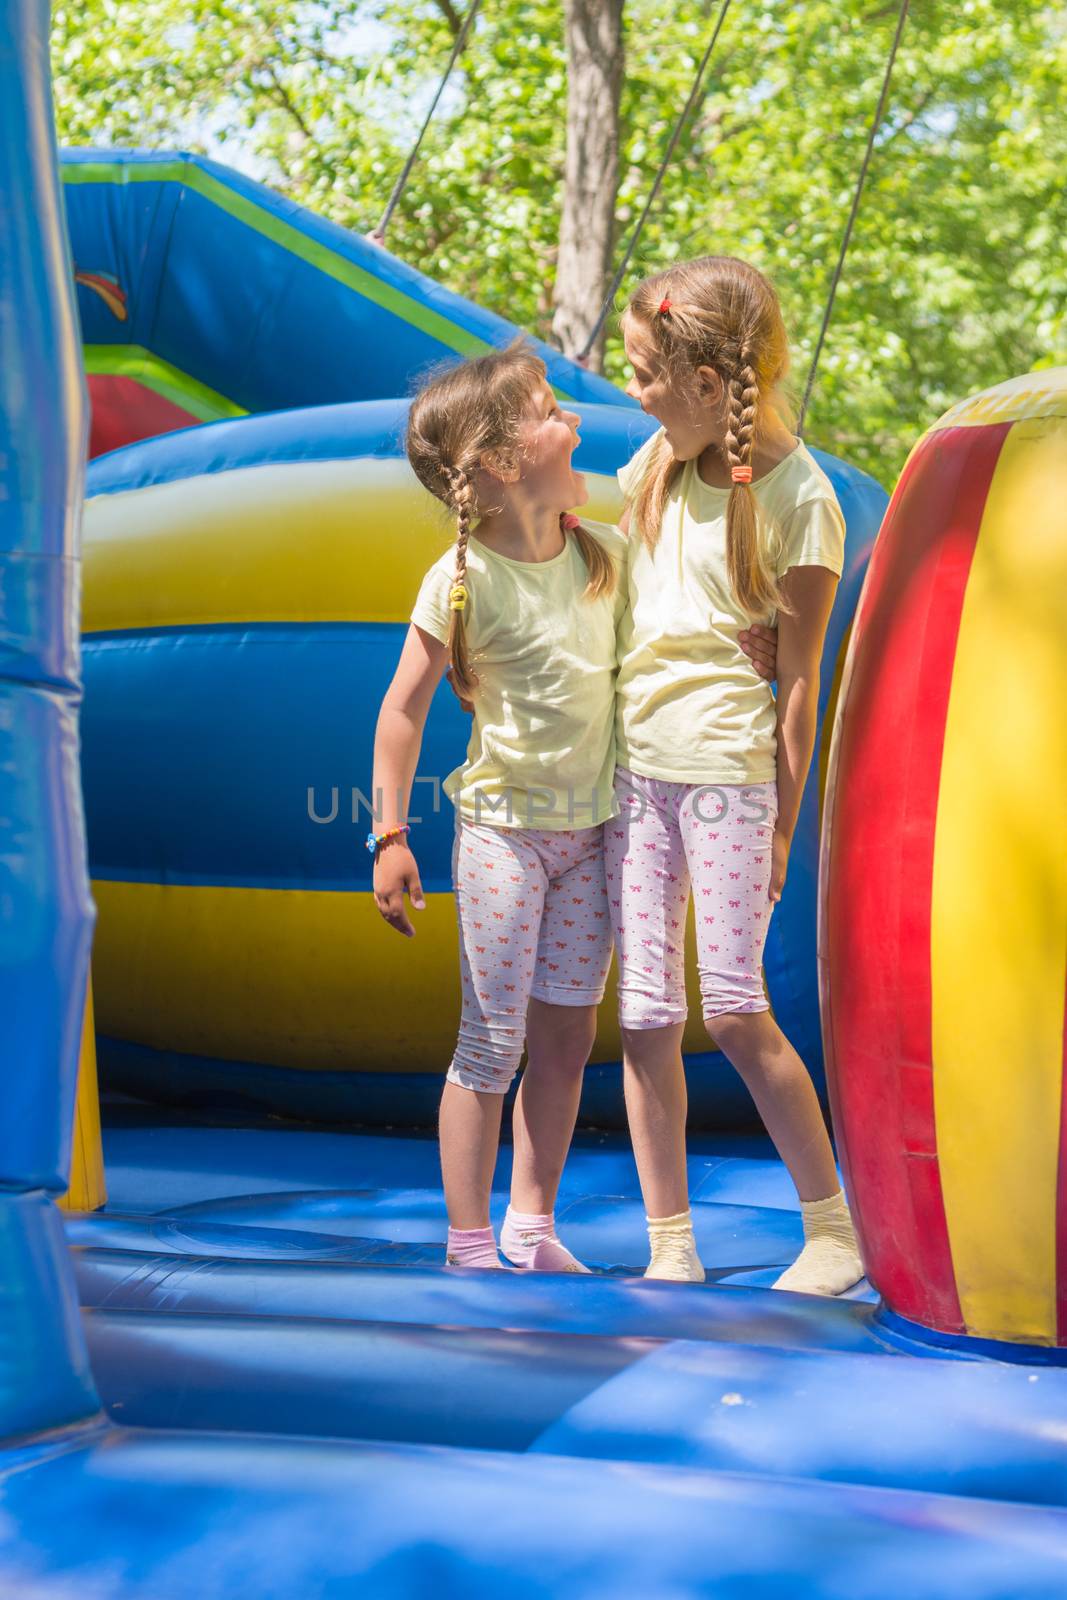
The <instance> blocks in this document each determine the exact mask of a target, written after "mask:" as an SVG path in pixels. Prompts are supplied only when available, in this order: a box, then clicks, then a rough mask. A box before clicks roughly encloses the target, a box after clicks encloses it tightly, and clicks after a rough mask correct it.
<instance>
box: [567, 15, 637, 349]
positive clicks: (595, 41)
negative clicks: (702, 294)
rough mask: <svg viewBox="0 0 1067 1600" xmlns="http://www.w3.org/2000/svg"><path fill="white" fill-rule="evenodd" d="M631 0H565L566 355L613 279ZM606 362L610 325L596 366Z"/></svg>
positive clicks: (579, 341)
mask: <svg viewBox="0 0 1067 1600" xmlns="http://www.w3.org/2000/svg"><path fill="white" fill-rule="evenodd" d="M623 4H624V0H566V19H567V162H566V168H565V174H564V191H563V217H562V220H561V222H560V232H559V260H558V264H557V269H556V288H555V295H554V304H555V315H554V316H553V318H552V333H553V336H554V338H555V340H556V343H557V344H558V345H559V346H560V348H561V349H562V350H563V351H564V353H565V354H566V355H569V356H574V355H577V354H578V352H579V351H580V350H581V349H582V348H583V347H584V345H585V342H586V340H587V339H588V337H589V334H590V332H591V330H592V328H593V324H594V323H595V322H596V319H597V316H598V314H599V311H600V307H601V304H602V302H603V298H604V292H605V290H606V288H607V285H608V282H609V275H610V272H611V258H612V248H613V245H614V242H615V229H614V222H615V198H616V192H617V190H618V184H619V92H620V89H621V86H622V55H623V48H622V8H623ZM603 363H604V330H603V329H601V331H600V333H599V334H598V336H597V341H596V344H595V345H594V347H593V349H592V351H591V352H590V355H589V365H590V367H591V368H592V369H593V371H594V372H600V371H601V369H602V367H603Z"/></svg>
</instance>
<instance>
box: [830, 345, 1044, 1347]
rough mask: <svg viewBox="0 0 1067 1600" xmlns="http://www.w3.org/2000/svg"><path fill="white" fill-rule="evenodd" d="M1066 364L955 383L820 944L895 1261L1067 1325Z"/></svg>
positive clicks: (902, 530) (845, 1131)
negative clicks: (960, 389) (966, 389)
mask: <svg viewBox="0 0 1067 1600" xmlns="http://www.w3.org/2000/svg"><path fill="white" fill-rule="evenodd" d="M1065 691H1067V370H1065V369H1062V368H1061V369H1058V370H1052V371H1046V372H1035V373H1030V374H1028V375H1027V376H1026V377H1022V378H1016V379H1013V380H1012V381H1011V382H1009V383H1005V384H1001V385H999V386H998V387H997V388H994V389H989V390H987V391H985V393H983V394H979V395H977V396H975V397H974V398H973V399H971V400H967V401H964V402H963V403H962V404H960V405H958V406H955V407H953V409H952V410H951V411H949V412H947V413H946V414H945V416H943V417H942V418H941V420H940V422H938V423H936V424H935V426H934V427H933V428H932V429H931V430H930V432H929V433H927V434H926V436H925V437H924V438H922V439H921V440H920V441H919V443H918V444H917V445H916V446H915V449H914V450H913V451H912V454H911V457H910V459H909V461H908V464H907V466H906V467H905V469H904V472H903V475H902V476H901V479H900V482H899V484H898V485H897V489H896V492H895V494H894V495H893V501H892V504H891V506H890V508H889V513H888V515H887V517H886V521H885V526H884V527H883V529H882V533H881V536H880V538H879V541H878V545H877V548H876V551H875V555H874V558H873V560H872V562H871V569H870V573H869V575H868V579H867V584H866V587H865V589H864V592H863V597H862V600H861V603H860V607H859V611H858V613H857V616H856V625H855V630H854V633H853V637H852V646H851V651H850V654H849V660H848V666H847V669H846V674H845V682H844V685H843V688H842V693H841V701H840V706H839V710H838V724H837V728H836V732H835V737H834V750H833V759H832V772H831V777H830V783H829V789H828V821H829V826H828V828H827V831H826V836H825V843H824V857H823V863H822V879H823V881H822V894H821V932H820V967H821V971H822V980H823V1000H824V1021H825V1034H826V1056H827V1062H828V1064H829V1066H830V1071H831V1078H830V1082H831V1090H832V1104H833V1109H834V1124H835V1128H836V1131H837V1136H838V1141H839V1147H840V1151H841V1155H842V1159H843V1162H844V1166H845V1171H846V1175H847V1183H848V1189H849V1194H850V1197H851V1200H852V1203H853V1208H854V1213H855V1215H856V1218H857V1222H858V1225H859V1228H860V1232H861V1236H862V1240H863V1246H864V1257H865V1260H866V1262H867V1265H868V1270H869V1274H870V1277H871V1279H872V1281H873V1282H874V1283H875V1284H876V1286H877V1287H878V1288H879V1289H880V1290H881V1292H882V1294H883V1296H884V1298H885V1301H886V1303H887V1305H888V1306H889V1308H890V1309H891V1310H892V1311H894V1312H897V1313H899V1314H900V1315H901V1316H902V1317H904V1318H909V1319H912V1320H914V1321H916V1322H920V1323H924V1324H927V1325H929V1326H931V1327H933V1328H936V1329H940V1330H942V1331H944V1332H946V1333H949V1334H961V1333H968V1334H972V1335H980V1336H982V1337H985V1338H991V1339H1000V1340H1017V1341H1023V1342H1026V1343H1030V1344H1064V1343H1067V1162H1065V1160H1064V1152H1065V1150H1067V1132H1065V1130H1067V1122H1065V1119H1064V1095H1063V1079H1064V1066H1065V1060H1067V1055H1065V1038H1067V1035H1065V1029H1064V999H1065V994H1067V717H1065V715H1064V694H1065Z"/></svg>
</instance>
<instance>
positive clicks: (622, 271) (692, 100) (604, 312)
mask: <svg viewBox="0 0 1067 1600" xmlns="http://www.w3.org/2000/svg"><path fill="white" fill-rule="evenodd" d="M729 9H730V0H722V7H721V9H720V11H719V16H718V20H717V21H716V23H715V27H714V30H713V32H712V35H711V38H710V39H709V40H708V47H707V49H706V50H705V51H704V57H703V60H702V61H701V63H700V65H699V67H698V68H697V74H696V77H695V78H694V79H693V87H692V89H691V90H690V91H689V99H688V100H687V101H686V103H685V106H684V107H683V110H682V114H681V116H680V117H679V118H678V121H677V122H676V123H675V125H674V131H673V132H672V134H671V136H670V139H669V140H668V141H667V148H666V150H665V151H664V153H663V160H662V161H661V162H660V164H659V171H658V172H657V173H656V178H655V182H654V183H653V185H652V188H651V190H650V191H649V195H648V199H647V200H646V201H645V206H644V210H643V211H642V212H641V215H640V216H639V217H638V219H637V226H636V227H635V228H634V231H633V233H632V234H631V235H630V241H629V243H628V244H627V246H626V249H625V251H624V253H623V258H622V261H621V262H620V263H619V268H618V271H617V272H616V274H615V276H614V278H612V280H611V288H610V289H609V290H608V292H607V295H606V296H605V298H604V304H603V305H602V306H601V308H600V315H599V316H598V317H597V319H596V321H595V323H594V324H593V331H592V333H591V334H590V335H589V337H588V339H587V340H586V341H585V344H584V345H583V346H582V349H581V351H580V352H579V354H578V356H577V357H576V359H577V360H578V361H587V360H588V359H589V354H590V352H591V350H592V348H593V346H594V345H595V344H596V342H597V339H598V337H599V335H600V330H601V328H602V327H603V326H604V323H605V322H606V321H607V318H608V313H609V312H610V310H611V308H612V305H613V304H614V302H615V296H616V295H617V294H618V292H619V285H620V283H621V282H622V280H623V278H624V277H625V275H626V269H627V267H628V266H629V265H630V260H631V258H632V256H633V253H634V251H635V250H636V248H637V241H638V239H640V237H641V231H642V229H643V228H644V226H645V222H646V220H647V218H648V214H649V212H650V211H651V210H652V207H653V205H654V204H655V201H656V196H657V195H658V194H659V191H660V185H661V184H662V182H663V179H664V177H665V176H666V173H667V168H668V167H669V166H670V164H671V157H672V156H673V155H674V147H675V145H676V144H677V143H678V140H679V137H680V136H681V132H682V129H683V128H684V127H685V124H686V121H687V119H688V117H689V113H690V111H692V109H693V107H694V105H695V104H696V102H697V96H698V95H699V93H700V85H701V83H702V82H703V80H704V73H705V72H706V71H707V66H708V62H709V61H710V60H711V52H712V51H713V50H714V48H715V45H716V42H717V40H718V37H719V34H720V32H721V31H722V25H723V23H724V22H725V21H726V13H727V12H728V11H729Z"/></svg>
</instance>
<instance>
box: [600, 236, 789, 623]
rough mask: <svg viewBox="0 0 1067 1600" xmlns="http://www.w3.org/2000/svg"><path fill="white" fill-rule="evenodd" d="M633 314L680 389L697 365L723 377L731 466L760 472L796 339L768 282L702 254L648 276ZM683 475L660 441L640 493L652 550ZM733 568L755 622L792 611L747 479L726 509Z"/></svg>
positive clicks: (741, 265)
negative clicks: (757, 454) (756, 461)
mask: <svg viewBox="0 0 1067 1600" xmlns="http://www.w3.org/2000/svg"><path fill="white" fill-rule="evenodd" d="M627 314H628V315H629V316H630V317H632V318H633V319H634V321H636V322H637V323H639V324H640V326H641V329H642V331H643V332H644V333H645V334H646V335H647V336H648V338H649V339H650V340H651V341H652V343H653V345H654V346H655V348H656V350H657V352H658V354H659V355H660V357H661V358H662V360H663V364H664V369H665V373H666V378H667V382H668V384H669V385H670V387H671V388H672V389H673V388H677V389H678V390H680V391H685V390H686V389H690V390H691V388H692V385H693V383H694V381H695V378H696V371H697V368H698V367H711V368H712V369H713V370H714V371H715V372H717V373H718V375H719V377H720V378H721V379H722V382H723V386H724V389H725V392H726V401H727V423H726V438H725V440H724V447H725V454H726V460H727V464H728V465H729V466H730V467H731V468H732V467H747V468H749V469H750V470H751V466H752V447H753V444H754V442H755V439H756V437H757V435H758V434H759V432H760V427H761V416H762V414H763V413H764V412H765V410H766V408H767V407H768V406H769V405H770V404H771V403H772V398H773V400H774V401H775V402H776V403H778V404H779V406H780V405H781V403H782V384H783V383H784V381H785V376H786V373H787V371H788V369H789V339H788V336H787V334H786V331H785V322H784V321H783V318H782V308H781V306H780V305H779V303H778V296H777V294H776V293H775V291H774V288H773V286H772V284H771V283H770V282H769V280H768V279H767V278H765V277H764V276H763V274H762V272H758V271H757V270H756V268H755V267H752V266H749V265H748V263H747V262H745V261H738V260H736V259H735V258H734V257H733V256H700V257H699V258H698V259H697V260H696V261H685V262H681V263H679V264H678V265H677V266H673V267H668V268H667V270H666V271H665V272H659V273H657V274H656V275H655V277H652V278H646V279H645V280H644V282H643V283H640V284H639V285H638V286H637V288H636V289H635V290H634V293H633V296H632V297H631V300H630V304H629V306H628V308H627ZM681 471H682V463H681V462H680V461H676V460H675V458H674V455H673V454H672V452H671V448H670V445H669V444H668V443H667V441H666V440H665V439H662V438H661V439H660V442H659V446H658V448H657V449H656V450H655V451H654V452H653V457H652V460H651V461H650V463H649V466H648V470H647V471H646V472H645V474H644V477H643V479H642V481H641V483H640V484H639V485H638V487H637V491H636V494H635V497H634V514H635V516H636V518H637V525H638V529H639V531H640V533H641V536H642V538H643V539H644V541H645V543H646V545H647V546H648V548H649V549H650V550H654V549H655V547H656V542H657V540H658V539H659V533H660V527H661V524H662V521H663V513H664V510H665V508H666V504H667V498H668V496H669V494H670V491H671V488H672V486H673V484H674V483H675V482H676V480H677V478H678V475H679V473H680V472H681ZM726 568H727V573H728V576H729V579H730V585H731V588H732V589H733V591H734V594H735V596H736V598H737V601H738V604H739V605H740V606H741V608H742V609H743V610H744V611H746V612H747V613H748V614H749V616H751V617H759V616H762V615H763V614H764V613H765V612H766V611H767V610H769V609H774V610H778V611H787V612H788V611H790V610H791V609H792V608H791V607H790V605H789V603H788V601H787V600H786V599H785V596H784V595H783V594H782V591H781V588H780V586H779V583H778V578H777V574H776V572H775V569H774V566H773V565H772V562H771V558H770V553H769V551H768V549H767V544H766V541H761V539H760V524H759V518H758V514H757V504H756V497H755V495H754V494H753V492H752V488H751V486H750V484H748V483H738V482H735V483H734V484H733V485H732V487H731V489H730V498H729V500H728V501H727V503H726Z"/></svg>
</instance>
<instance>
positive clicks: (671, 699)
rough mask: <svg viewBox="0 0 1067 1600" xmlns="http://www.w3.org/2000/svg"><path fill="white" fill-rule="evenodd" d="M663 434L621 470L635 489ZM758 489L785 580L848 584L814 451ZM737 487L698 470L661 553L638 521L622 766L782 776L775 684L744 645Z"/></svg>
mask: <svg viewBox="0 0 1067 1600" xmlns="http://www.w3.org/2000/svg"><path fill="white" fill-rule="evenodd" d="M659 437H660V434H658V433H656V434H653V436H652V438H651V439H648V440H647V441H646V442H645V444H644V445H642V447H641V449H640V450H639V451H638V452H637V454H636V455H635V456H634V458H633V460H632V461H630V462H629V463H628V464H627V465H626V466H625V467H623V468H622V470H621V471H620V472H619V474H618V477H619V483H620V485H621V487H622V490H623V493H624V494H625V495H626V496H627V497H628V498H629V496H630V495H631V494H632V493H634V492H635V490H636V489H637V487H638V486H639V484H640V482H641V479H642V477H643V475H644V472H645V471H646V469H647V467H648V465H649V462H650V459H651V456H652V452H653V450H654V449H655V445H656V441H657V440H658V439H659ZM752 488H753V490H754V492H755V495H756V498H757V500H758V502H759V512H760V519H759V520H760V529H761V537H762V538H764V539H766V540H768V541H769V542H770V546H771V550H772V552H773V562H774V567H775V571H776V572H777V574H778V576H779V577H782V575H783V574H784V573H785V572H787V571H788V569H789V568H790V567H797V566H818V567H829V569H830V570H831V571H832V572H836V573H837V574H838V575H839V576H840V573H841V569H842V565H843V562H844V547H845V524H844V519H843V517H842V515H841V508H840V507H839V505H838V503H837V498H836V496H835V495H834V491H833V486H832V485H831V483H830V480H829V478H828V477H827V476H826V474H825V473H824V472H823V470H822V468H821V467H820V466H819V465H818V463H817V462H816V461H815V460H814V459H813V457H812V456H811V454H810V452H809V451H808V450H807V449H805V447H804V445H803V444H799V445H798V446H797V448H796V449H795V450H794V451H792V453H791V454H790V455H788V456H786V457H785V459H784V460H783V461H780V462H779V463H778V465H777V466H776V467H774V468H772V469H771V471H770V472H768V473H767V474H766V475H765V476H764V477H763V478H761V479H760V480H759V482H758V483H754V484H753V485H752ZM729 496H730V491H729V490H728V489H715V488H712V487H711V486H710V485H708V484H706V483H704V482H703V480H702V479H701V477H700V475H699V473H698V472H697V468H696V462H695V461H690V462H687V463H686V465H685V468H684V470H683V471H682V473H681V474H680V475H679V477H678V479H677V481H676V482H675V484H674V486H673V487H672V489H671V492H670V496H669V499H668V501H667V505H666V508H665V510H664V513H663V524H662V528H661V531H660V537H659V542H658V544H657V545H656V549H655V553H654V554H653V555H650V554H649V552H648V548H647V546H646V545H645V543H644V540H643V539H642V538H641V536H640V533H639V532H638V530H637V528H636V527H634V526H633V522H634V521H636V518H634V519H632V521H631V529H630V541H629V561H628V564H627V570H628V582H629V606H628V607H627V608H626V610H625V612H624V613H623V615H622V617H621V622H620V630H619V676H618V681H617V684H616V705H617V714H616V724H615V732H616V749H617V755H618V762H619V765H620V766H622V767H629V768H630V769H631V771H633V772H637V773H641V774H643V775H644V776H645V777H648V778H660V779H662V780H664V781H666V782H670V783H709V784H711V783H767V782H770V781H771V780H773V779H774V778H775V777H776V775H777V764H776V757H777V748H778V717H777V710H776V706H775V700H774V695H773V694H772V692H771V686H770V684H769V683H767V682H766V680H765V679H763V678H761V677H760V675H759V673H758V672H757V671H756V669H755V667H754V666H753V665H752V662H751V661H750V660H749V659H748V657H747V656H746V655H745V653H744V651H743V650H742V649H741V646H740V645H739V644H738V642H737V635H738V633H739V632H740V631H741V629H743V628H746V627H748V626H749V624H750V622H751V621H757V622H766V623H768V624H770V623H773V622H774V620H775V614H774V612H773V611H769V612H768V613H767V615H766V616H765V617H757V618H749V617H748V616H746V614H745V613H744V612H743V611H742V610H741V609H740V607H739V606H738V604H737V601H736V600H735V599H734V595H733V590H732V588H731V585H730V582H729V579H728V576H727V571H726V502H727V500H728V499H729Z"/></svg>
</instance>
